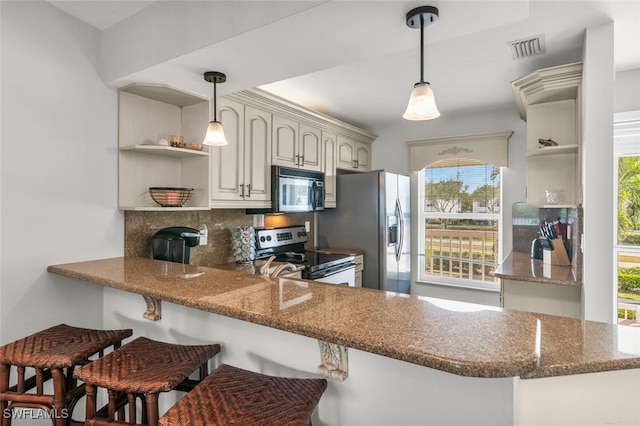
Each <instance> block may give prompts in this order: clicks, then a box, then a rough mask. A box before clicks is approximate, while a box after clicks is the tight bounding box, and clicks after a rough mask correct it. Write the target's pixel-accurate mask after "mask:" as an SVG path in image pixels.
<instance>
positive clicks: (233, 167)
mask: <svg viewBox="0 0 640 426" xmlns="http://www.w3.org/2000/svg"><path fill="white" fill-rule="evenodd" d="M218 120H220V122H221V123H222V126H223V128H224V134H225V136H226V138H227V141H228V142H229V145H226V146H221V147H213V146H212V147H209V157H210V159H211V200H212V201H225V200H235V201H241V200H242V187H241V186H240V185H244V175H243V173H244V153H243V149H244V142H243V141H244V106H243V105H242V104H240V103H238V102H235V101H232V100H229V99H224V98H220V99H219V100H218Z"/></svg>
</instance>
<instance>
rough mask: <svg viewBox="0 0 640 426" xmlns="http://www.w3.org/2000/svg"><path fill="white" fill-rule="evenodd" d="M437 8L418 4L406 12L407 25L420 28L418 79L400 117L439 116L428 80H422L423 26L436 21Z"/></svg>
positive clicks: (407, 118)
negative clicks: (405, 108) (418, 5)
mask: <svg viewBox="0 0 640 426" xmlns="http://www.w3.org/2000/svg"><path fill="white" fill-rule="evenodd" d="M438 18H439V14H438V8H436V7H433V6H420V7H416V8H415V9H412V10H410V11H409V12H408V13H407V26H408V27H410V28H420V81H419V82H418V83H416V84H415V85H414V86H413V91H412V92H411V97H410V98H409V105H407V110H406V111H405V112H404V115H403V116H402V118H404V119H406V120H432V119H434V118H438V117H440V112H439V111H438V107H437V106H436V99H435V97H434V96H433V90H431V86H430V85H429V82H428V81H424V28H425V27H428V26H430V25H433V24H435V23H436V22H438Z"/></svg>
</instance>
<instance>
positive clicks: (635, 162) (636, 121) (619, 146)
mask: <svg viewBox="0 0 640 426" xmlns="http://www.w3.org/2000/svg"><path fill="white" fill-rule="evenodd" d="M614 130H615V137H614V145H613V146H614V158H615V161H616V167H615V168H614V170H615V171H616V179H615V182H616V188H617V191H616V195H617V207H618V208H617V215H616V226H617V241H616V244H615V245H614V253H615V254H616V260H617V265H618V273H617V278H618V279H617V287H618V288H617V290H618V291H617V293H618V324H622V325H632V326H637V325H638V323H640V315H639V314H640V308H639V306H640V111H636V112H627V113H618V114H616V122H615V123H614Z"/></svg>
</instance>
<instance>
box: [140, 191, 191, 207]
mask: <svg viewBox="0 0 640 426" xmlns="http://www.w3.org/2000/svg"><path fill="white" fill-rule="evenodd" d="M192 193H193V188H173V187H153V188H149V195H151V198H152V199H153V201H155V202H156V203H158V204H159V205H161V206H162V207H182V205H183V204H185V203H186V202H187V201H189V200H190V199H191V194H192Z"/></svg>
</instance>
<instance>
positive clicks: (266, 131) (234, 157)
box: [210, 98, 271, 208]
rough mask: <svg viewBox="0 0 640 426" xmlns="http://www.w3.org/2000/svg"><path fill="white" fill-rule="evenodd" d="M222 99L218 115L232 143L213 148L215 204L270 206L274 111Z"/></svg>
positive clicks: (214, 205) (219, 205)
mask: <svg viewBox="0 0 640 426" xmlns="http://www.w3.org/2000/svg"><path fill="white" fill-rule="evenodd" d="M218 103H219V108H218V119H219V120H220V122H221V123H222V126H223V128H224V133H225V136H226V138H227V141H228V142H229V144H228V145H226V146H222V147H211V148H210V149H211V154H210V157H211V207H212V208H254V207H255V208H260V207H268V206H269V204H270V200H271V189H270V173H269V166H268V164H269V163H268V159H269V153H270V150H271V114H269V113H267V112H264V111H261V110H259V109H256V108H252V107H249V106H245V105H243V104H241V103H240V102H236V101H234V100H231V99H226V98H220V99H219V100H218Z"/></svg>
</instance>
